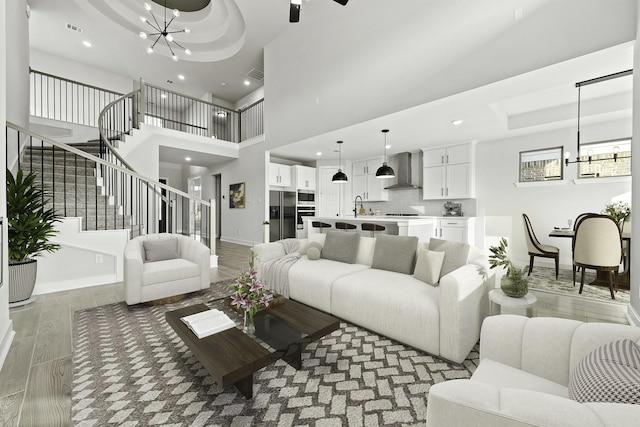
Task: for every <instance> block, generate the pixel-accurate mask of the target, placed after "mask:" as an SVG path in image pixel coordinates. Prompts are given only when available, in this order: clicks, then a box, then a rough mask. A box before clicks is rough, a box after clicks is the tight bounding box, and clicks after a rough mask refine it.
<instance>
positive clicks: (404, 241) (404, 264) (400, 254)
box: [371, 234, 418, 274]
mask: <svg viewBox="0 0 640 427" xmlns="http://www.w3.org/2000/svg"><path fill="white" fill-rule="evenodd" d="M417 248H418V238H417V237H415V236H394V235H389V234H379V235H378V236H376V247H375V249H374V250H373V261H372V262H371V268H377V269H379V270H388V271H396V272H398V273H404V274H412V273H413V266H414V263H415V260H416V249H417Z"/></svg>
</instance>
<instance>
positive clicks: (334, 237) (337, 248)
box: [320, 231, 360, 264]
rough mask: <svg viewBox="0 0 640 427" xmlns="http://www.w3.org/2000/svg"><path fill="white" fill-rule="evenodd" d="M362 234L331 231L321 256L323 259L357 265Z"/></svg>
mask: <svg viewBox="0 0 640 427" xmlns="http://www.w3.org/2000/svg"><path fill="white" fill-rule="evenodd" d="M359 242H360V234H358V233H353V232H348V231H329V232H328V233H327V238H326V239H325V241H324V247H323V248H322V253H321V254H320V255H321V256H322V258H325V259H331V260H333V261H340V262H345V263H347V264H355V262H356V256H357V255H358V244H359Z"/></svg>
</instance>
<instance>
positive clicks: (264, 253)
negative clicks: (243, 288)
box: [252, 242, 286, 279]
mask: <svg viewBox="0 0 640 427" xmlns="http://www.w3.org/2000/svg"><path fill="white" fill-rule="evenodd" d="M252 250H253V253H254V254H255V258H254V260H253V261H254V265H253V266H254V267H255V268H256V269H257V271H258V279H262V264H264V263H265V262H267V261H271V260H274V259H277V258H280V257H283V256H285V255H286V254H285V251H284V246H282V244H281V243H279V242H270V243H259V244H257V245H253V249H252Z"/></svg>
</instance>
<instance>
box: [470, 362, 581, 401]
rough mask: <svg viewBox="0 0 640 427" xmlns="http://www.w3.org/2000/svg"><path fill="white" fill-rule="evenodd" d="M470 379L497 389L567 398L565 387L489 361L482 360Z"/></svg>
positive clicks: (567, 393) (567, 392)
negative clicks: (518, 389) (518, 390)
mask: <svg viewBox="0 0 640 427" xmlns="http://www.w3.org/2000/svg"><path fill="white" fill-rule="evenodd" d="M471 378H472V379H473V380H474V381H481V382H483V383H485V384H491V385H493V386H494V387H497V388H520V389H524V390H531V391H539V392H541V393H548V394H554V395H556V396H560V397H565V398H568V397H569V391H568V389H567V387H564V386H562V385H560V384H558V383H556V382H553V381H549V380H547V379H544V378H541V377H539V376H537V375H533V374H530V373H528V372H525V371H523V370H521V369H517V368H514V367H513V366H509V365H505V364H503V363H500V362H496V361H495V360H491V359H482V363H481V364H480V366H478V368H477V369H476V371H475V372H474V373H473V376H472V377H471Z"/></svg>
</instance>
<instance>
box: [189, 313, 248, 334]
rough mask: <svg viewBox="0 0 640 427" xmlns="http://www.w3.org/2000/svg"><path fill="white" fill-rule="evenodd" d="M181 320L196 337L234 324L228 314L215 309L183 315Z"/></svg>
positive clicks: (213, 332) (231, 326)
mask: <svg viewBox="0 0 640 427" xmlns="http://www.w3.org/2000/svg"><path fill="white" fill-rule="evenodd" d="M182 321H183V322H184V323H185V324H186V325H187V326H188V327H189V329H191V330H192V331H193V333H194V334H196V336H197V337H198V338H204V337H207V336H209V335H212V334H215V333H218V332H220V331H224V330H225V329H229V328H233V327H235V326H236V324H235V323H234V322H233V320H231V319H230V318H229V316H227V315H226V314H224V313H223V312H221V311H220V310H217V309H213V310H205V311H201V312H200V313H196V314H192V315H190V316H185V317H183V318H182Z"/></svg>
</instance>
